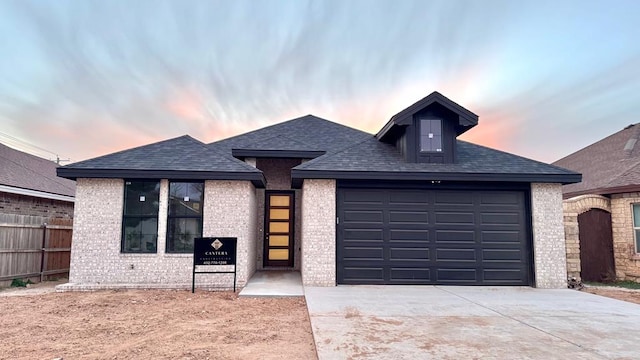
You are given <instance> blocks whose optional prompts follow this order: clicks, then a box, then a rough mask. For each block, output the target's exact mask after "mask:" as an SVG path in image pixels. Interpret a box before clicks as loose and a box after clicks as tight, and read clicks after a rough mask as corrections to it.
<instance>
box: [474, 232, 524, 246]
mask: <svg viewBox="0 0 640 360" xmlns="http://www.w3.org/2000/svg"><path fill="white" fill-rule="evenodd" d="M480 241H481V242H482V243H483V244H487V245H489V244H498V245H500V244H504V245H507V244H514V245H518V246H520V244H521V241H522V234H521V233H520V232H518V231H495V230H490V231H481V232H480Z"/></svg>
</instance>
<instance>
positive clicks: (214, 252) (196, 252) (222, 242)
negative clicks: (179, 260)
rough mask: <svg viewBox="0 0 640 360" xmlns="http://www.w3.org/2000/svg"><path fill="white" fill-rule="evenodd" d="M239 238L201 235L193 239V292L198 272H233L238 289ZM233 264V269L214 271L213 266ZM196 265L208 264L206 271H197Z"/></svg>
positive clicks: (234, 288) (234, 289)
mask: <svg viewBox="0 0 640 360" xmlns="http://www.w3.org/2000/svg"><path fill="white" fill-rule="evenodd" d="M237 245H238V238H234V237H201V238H195V239H193V274H192V277H191V292H194V291H195V287H196V274H233V291H234V292H235V291H236V249H237ZM216 265H233V271H214V270H212V266H216ZM196 266H207V270H205V271H196Z"/></svg>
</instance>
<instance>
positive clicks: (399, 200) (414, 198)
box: [389, 190, 429, 206]
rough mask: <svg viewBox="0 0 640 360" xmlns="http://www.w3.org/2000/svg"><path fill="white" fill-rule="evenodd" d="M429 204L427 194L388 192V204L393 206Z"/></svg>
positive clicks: (422, 192) (420, 192)
mask: <svg viewBox="0 0 640 360" xmlns="http://www.w3.org/2000/svg"><path fill="white" fill-rule="evenodd" d="M428 203H429V194H428V193H427V192H424V191H402V190H391V191H390V192H389V204H390V205H393V206H402V205H410V206H419V205H427V204H428Z"/></svg>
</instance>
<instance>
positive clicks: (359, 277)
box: [345, 266, 384, 284]
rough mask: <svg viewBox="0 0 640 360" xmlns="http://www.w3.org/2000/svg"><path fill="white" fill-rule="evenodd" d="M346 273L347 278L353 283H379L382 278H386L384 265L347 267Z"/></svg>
mask: <svg viewBox="0 0 640 360" xmlns="http://www.w3.org/2000/svg"><path fill="white" fill-rule="evenodd" d="M345 273H346V274H348V277H346V278H345V280H346V281H347V282H351V283H360V284H367V283H369V284H379V283H380V281H381V279H384V269H383V268H382V267H365V266H354V267H346V268H345Z"/></svg>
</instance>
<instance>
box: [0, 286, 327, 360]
mask: <svg viewBox="0 0 640 360" xmlns="http://www.w3.org/2000/svg"><path fill="white" fill-rule="evenodd" d="M42 288H44V289H48V290H46V291H45V290H42ZM39 289H40V290H39ZM47 291H49V292H47ZM50 291H51V286H49V287H47V286H42V285H41V286H33V287H32V288H30V289H26V290H4V291H0V339H2V341H0V359H55V358H64V359H78V358H82V359H132V358H135V359H317V356H316V351H315V345H314V342H313V336H312V333H311V325H310V322H309V315H308V313H307V308H306V304H305V301H304V298H257V299H252V298H238V297H237V295H236V294H234V293H232V292H205V291H196V293H195V294H192V293H191V292H189V291H171V290H127V291H99V292H90V293H78V292H73V293H52V292H50ZM14 295H23V296H14Z"/></svg>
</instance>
